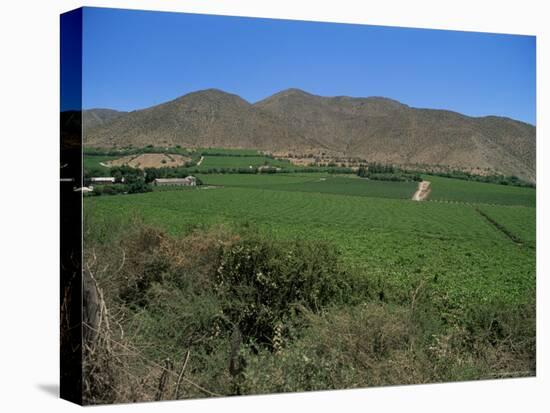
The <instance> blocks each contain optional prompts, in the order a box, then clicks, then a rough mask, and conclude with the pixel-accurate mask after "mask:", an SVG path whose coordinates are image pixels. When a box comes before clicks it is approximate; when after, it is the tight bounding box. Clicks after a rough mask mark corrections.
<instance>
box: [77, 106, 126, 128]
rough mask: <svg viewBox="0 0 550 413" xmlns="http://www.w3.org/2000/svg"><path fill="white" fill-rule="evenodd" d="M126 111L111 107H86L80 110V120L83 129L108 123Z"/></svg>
mask: <svg viewBox="0 0 550 413" xmlns="http://www.w3.org/2000/svg"><path fill="white" fill-rule="evenodd" d="M126 113H127V112H121V111H118V110H113V109H87V110H83V111H82V122H83V127H84V128H85V129H91V128H95V127H98V126H101V125H105V124H106V123H109V122H110V121H112V120H113V119H116V118H118V117H120V116H122V115H124V114H126Z"/></svg>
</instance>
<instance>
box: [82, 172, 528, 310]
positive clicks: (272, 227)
mask: <svg viewBox="0 0 550 413" xmlns="http://www.w3.org/2000/svg"><path fill="white" fill-rule="evenodd" d="M321 177H322V175H321V174H319V175H314V176H309V174H303V175H298V176H291V175H283V174H281V175H280V176H274V175H265V176H263V175H250V176H249V175H239V176H237V175H205V176H204V177H201V179H205V181H206V183H208V184H213V185H224V187H223V188H210V189H196V190H191V191H178V190H174V191H166V192H153V193H147V194H136V195H122V196H112V197H97V198H94V199H87V200H86V204H85V207H86V208H87V209H90V210H91V211H92V213H93V217H94V218H93V219H94V221H96V222H98V223H101V222H102V221H105V222H108V221H109V220H110V219H113V218H114V217H120V218H124V217H128V216H132V215H137V216H139V217H141V218H142V219H143V220H144V221H145V222H148V223H150V224H154V225H158V226H160V227H162V228H165V229H166V230H167V231H168V232H169V233H172V234H180V233H185V232H186V231H188V230H189V229H190V228H192V227H195V226H204V225H206V226H210V225H218V224H223V225H229V226H234V227H239V226H243V225H244V226H250V225H252V226H254V227H257V228H258V229H259V230H260V231H262V232H264V233H266V234H271V236H273V237H275V238H279V239H304V238H307V239H314V240H326V241H328V242H331V243H333V244H334V245H335V246H336V247H337V248H338V249H339V250H341V251H342V252H343V255H344V258H345V260H346V261H347V262H348V263H350V264H351V265H353V266H355V267H356V268H361V269H363V270H365V271H368V272H369V273H370V275H371V276H373V275H375V276H378V277H381V278H383V279H384V282H385V283H387V284H390V285H393V286H396V287H397V288H399V287H400V286H402V287H403V288H410V287H411V285H414V284H415V283H417V282H418V280H420V279H422V278H424V277H435V278H437V279H438V285H439V288H441V289H442V290H443V291H445V292H446V294H447V295H446V297H447V298H446V299H448V300H452V301H453V302H455V303H462V304H464V303H470V304H472V303H475V302H476V301H479V300H481V301H486V300H489V299H494V298H501V299H506V300H514V301H515V300H518V301H521V300H522V299H524V298H525V297H526V295H525V294H526V293H527V292H530V291H531V290H532V288H534V281H535V260H534V250H533V249H532V248H528V247H527V244H526V245H517V244H516V243H514V242H512V241H511V240H510V239H509V238H508V237H507V236H506V235H505V234H504V233H503V232H502V231H501V230H499V229H498V228H496V227H495V226H494V225H493V224H491V223H490V222H488V221H487V219H485V218H484V217H483V216H481V215H480V214H479V213H478V212H477V211H476V208H477V207H479V205H478V206H476V205H469V204H465V203H442V202H413V201H410V200H401V199H389V198H399V197H403V198H408V197H409V195H407V194H410V193H411V190H412V191H414V185H413V186H412V187H411V186H410V185H409V186H406V185H403V184H402V183H389V182H372V181H363V180H359V179H355V178H342V177H327V178H326V179H327V180H326V181H320V180H319V179H321ZM436 181H437V182H438V181H439V180H436ZM461 183H462V182H461ZM451 184H455V182H454V181H453V182H451ZM470 184H471V183H470ZM480 185H488V184H480ZM392 186H395V187H392ZM337 187H339V188H340V189H338V190H336V189H335V188H337ZM460 187H461V188H465V187H467V185H460ZM373 188H374V189H373ZM472 188H473V189H472V193H466V192H463V194H466V198H467V200H471V199H473V198H474V197H475V196H476V195H477V193H478V192H477V185H472ZM506 189H508V188H506ZM384 190H385V191H386V192H385V193H384ZM405 190H406V191H405ZM336 191H340V192H341V193H334V192H336ZM346 191H347V192H348V194H344V192H346ZM331 192H332V193H331ZM399 194H402V196H398V195H399ZM357 195H361V196H357ZM405 195H407V196H405ZM499 195H500V194H499ZM498 199H500V200H501V198H498ZM484 200H491V199H490V198H484ZM481 208H483V211H484V212H486V213H487V214H488V215H490V216H491V217H494V219H495V220H496V221H498V222H499V223H502V225H504V226H506V227H507V228H509V230H510V231H512V232H515V233H517V235H518V236H519V237H521V238H522V239H525V241H526V243H528V244H529V245H534V240H535V214H534V209H533V208H529V207H523V206H521V207H510V206H494V205H481ZM98 228H101V225H99V226H98Z"/></svg>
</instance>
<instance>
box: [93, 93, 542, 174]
mask: <svg viewBox="0 0 550 413" xmlns="http://www.w3.org/2000/svg"><path fill="white" fill-rule="evenodd" d="M85 112H86V111H85ZM84 115H85V116H84V125H85V132H84V143H85V145H89V146H107V147H123V146H128V145H133V146H146V145H148V144H153V145H157V146H164V145H166V146H170V145H181V146H190V147H208V146H211V147H222V148H254V149H259V150H264V151H270V152H278V153H281V152H291V153H302V154H305V153H316V152H324V153H329V154H333V155H335V156H349V157H362V158H365V159H367V160H369V161H376V162H385V163H394V164H401V165H411V164H423V165H446V166H449V167H452V168H457V169H486V170H490V171H493V172H495V173H503V174H507V175H517V176H519V177H521V178H523V179H526V180H529V181H533V182H534V181H535V178H536V176H535V169H536V168H535V158H536V156H535V136H536V128H535V126H533V125H530V124H528V123H526V122H522V121H517V120H514V119H511V118H506V117H500V116H495V115H489V116H482V117H472V116H468V115H464V114H461V113H459V112H454V111H450V110H445V109H430V108H415V107H411V106H408V105H406V104H403V103H401V102H399V101H397V100H394V99H390V98H386V97H382V96H371V97H348V96H332V97H327V96H318V95H314V94H311V93H308V92H305V91H303V90H300V89H296V88H290V89H285V90H282V91H280V92H278V93H275V94H273V95H271V96H269V97H267V98H265V99H262V100H260V101H258V102H255V103H250V102H248V101H246V100H245V99H243V98H241V97H240V96H238V95H236V94H231V93H227V92H224V91H222V90H220V89H206V90H200V91H194V92H191V93H188V94H185V95H182V96H180V97H178V98H176V99H173V100H170V101H168V102H164V103H161V104H159V105H155V106H152V107H150V108H146V109H140V110H136V111H132V112H118V113H117V114H116V116H110V117H107V118H105V119H102V120H101V122H93V123H90V122H87V121H86V116H87V115H86V113H85V114H84ZM95 115H96V117H97V114H95Z"/></svg>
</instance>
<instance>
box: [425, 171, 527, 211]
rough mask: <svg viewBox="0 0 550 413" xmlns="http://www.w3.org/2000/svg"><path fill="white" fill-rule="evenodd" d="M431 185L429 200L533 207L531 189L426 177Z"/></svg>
mask: <svg viewBox="0 0 550 413" xmlns="http://www.w3.org/2000/svg"><path fill="white" fill-rule="evenodd" d="M423 178H424V179H425V180H427V181H430V182H431V183H432V192H431V194H430V197H429V199H431V200H436V201H450V202H472V203H486V204H500V205H524V206H530V207H534V206H535V204H536V192H535V189H533V188H521V187H517V186H508V185H497V184H489V183H482V182H473V181H463V180H460V179H450V178H442V177H439V176H430V175H426V176H424V177H423Z"/></svg>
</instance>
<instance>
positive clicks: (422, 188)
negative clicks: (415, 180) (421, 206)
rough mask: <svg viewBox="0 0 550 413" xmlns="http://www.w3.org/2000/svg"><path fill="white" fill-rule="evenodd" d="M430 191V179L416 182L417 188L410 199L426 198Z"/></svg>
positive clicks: (422, 199)
mask: <svg viewBox="0 0 550 413" xmlns="http://www.w3.org/2000/svg"><path fill="white" fill-rule="evenodd" d="M430 192H432V188H431V186H430V181H422V182H420V183H419V184H418V189H417V190H416V192H415V193H414V195H413V197H412V200H413V201H424V200H425V199H426V198H428V195H430Z"/></svg>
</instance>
